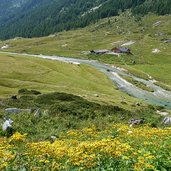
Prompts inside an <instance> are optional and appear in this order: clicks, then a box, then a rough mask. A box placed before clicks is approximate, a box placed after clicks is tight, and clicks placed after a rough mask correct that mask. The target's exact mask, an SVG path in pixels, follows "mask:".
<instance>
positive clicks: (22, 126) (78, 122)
mask: <svg viewBox="0 0 171 171" xmlns="http://www.w3.org/2000/svg"><path fill="white" fill-rule="evenodd" d="M1 104H3V106H2V105H0V123H2V122H3V121H2V118H4V116H7V113H6V112H5V111H4V109H5V108H7V107H8V108H9V107H16V108H22V109H23V108H24V109H27V108H29V109H32V111H33V112H32V113H31V114H30V113H29V114H28V113H20V114H10V118H11V119H12V120H13V121H14V123H13V129H14V130H15V131H19V132H20V133H27V134H28V135H29V138H30V139H32V140H39V141H40V140H46V139H47V138H50V136H51V135H55V136H58V134H59V133H60V132H61V131H67V130H70V129H79V128H84V127H91V126H92V125H95V126H96V127H97V128H98V129H99V130H103V129H106V128H108V126H109V125H110V124H112V123H125V124H127V123H128V121H129V120H130V119H132V118H144V119H145V122H146V123H148V124H149V125H156V126H161V120H162V118H163V117H162V116H160V115H156V110H157V108H155V107H152V106H142V107H141V108H140V107H139V108H138V107H132V108H129V109H124V108H123V107H122V106H121V105H120V106H118V104H116V105H115V104H112V105H109V104H99V103H96V102H91V101H88V100H86V99H84V98H82V97H79V96H75V95H72V94H67V93H59V92H55V93H48V94H43V95H38V96H34V95H21V96H20V97H19V98H18V99H17V100H12V99H7V98H5V99H3V100H1ZM37 107H38V108H40V109H41V114H40V116H39V117H37V116H34V113H35V111H34V109H36V108H37ZM133 108H134V110H132V109H133ZM4 135H5V133H4V132H3V131H2V130H1V129H0V137H1V136H4Z"/></svg>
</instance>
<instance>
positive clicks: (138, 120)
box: [128, 118, 145, 127]
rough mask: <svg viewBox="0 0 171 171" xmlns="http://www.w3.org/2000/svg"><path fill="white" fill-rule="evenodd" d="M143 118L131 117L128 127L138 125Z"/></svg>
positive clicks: (141, 122) (142, 121)
mask: <svg viewBox="0 0 171 171" xmlns="http://www.w3.org/2000/svg"><path fill="white" fill-rule="evenodd" d="M144 121H145V120H144V118H143V119H131V120H130V121H129V122H128V124H130V125H129V126H130V127H133V126H134V125H140V124H143V123H144Z"/></svg>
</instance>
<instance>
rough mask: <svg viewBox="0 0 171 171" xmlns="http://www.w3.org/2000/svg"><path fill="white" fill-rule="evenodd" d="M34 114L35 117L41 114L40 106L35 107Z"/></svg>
mask: <svg viewBox="0 0 171 171" xmlns="http://www.w3.org/2000/svg"><path fill="white" fill-rule="evenodd" d="M34 116H35V117H40V116H41V109H40V108H38V109H36V111H35V113H34Z"/></svg>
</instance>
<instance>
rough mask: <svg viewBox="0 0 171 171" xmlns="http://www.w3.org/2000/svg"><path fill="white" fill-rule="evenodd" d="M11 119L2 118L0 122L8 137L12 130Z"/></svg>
mask: <svg viewBox="0 0 171 171" xmlns="http://www.w3.org/2000/svg"><path fill="white" fill-rule="evenodd" d="M12 123H13V121H12V120H11V119H9V118H4V123H3V124H2V130H3V131H4V132H6V136H7V137H10V136H11V135H12V134H13V132H14V130H13V128H12Z"/></svg>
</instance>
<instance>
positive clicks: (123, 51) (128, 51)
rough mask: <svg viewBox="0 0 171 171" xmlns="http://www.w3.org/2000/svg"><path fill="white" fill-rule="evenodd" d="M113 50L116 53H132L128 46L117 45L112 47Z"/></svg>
mask: <svg viewBox="0 0 171 171" xmlns="http://www.w3.org/2000/svg"><path fill="white" fill-rule="evenodd" d="M111 51H112V52H114V53H127V54H131V51H130V49H128V48H126V47H118V48H117V47H115V48H113V49H111Z"/></svg>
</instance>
